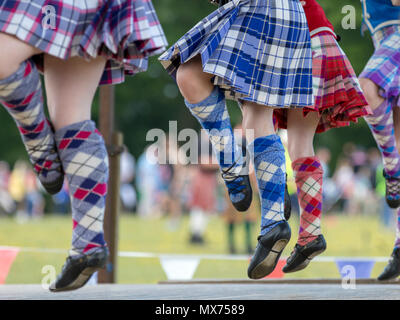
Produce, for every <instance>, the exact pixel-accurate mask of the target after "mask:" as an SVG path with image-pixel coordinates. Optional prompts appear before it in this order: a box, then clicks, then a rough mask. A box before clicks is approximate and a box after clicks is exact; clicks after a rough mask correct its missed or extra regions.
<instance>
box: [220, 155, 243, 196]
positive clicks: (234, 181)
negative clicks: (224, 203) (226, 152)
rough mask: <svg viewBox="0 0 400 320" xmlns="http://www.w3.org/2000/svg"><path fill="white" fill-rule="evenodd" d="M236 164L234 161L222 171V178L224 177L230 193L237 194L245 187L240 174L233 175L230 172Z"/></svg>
mask: <svg viewBox="0 0 400 320" xmlns="http://www.w3.org/2000/svg"><path fill="white" fill-rule="evenodd" d="M236 165H237V161H235V162H234V163H233V164H232V165H231V166H230V167H229V168H228V169H225V170H223V171H222V174H221V175H222V179H224V181H225V184H226V186H227V187H228V191H229V193H230V194H238V193H241V192H242V191H243V189H244V188H245V187H246V186H245V185H244V183H243V182H244V178H243V176H241V175H235V174H233V173H232V172H231V170H232V168H234V167H235V166H236Z"/></svg>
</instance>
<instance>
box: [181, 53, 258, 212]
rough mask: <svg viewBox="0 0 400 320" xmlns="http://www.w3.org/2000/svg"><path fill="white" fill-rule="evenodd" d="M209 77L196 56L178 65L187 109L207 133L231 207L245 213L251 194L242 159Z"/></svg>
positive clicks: (221, 96)
mask: <svg viewBox="0 0 400 320" xmlns="http://www.w3.org/2000/svg"><path fill="white" fill-rule="evenodd" d="M211 78H212V75H211V74H207V73H204V72H203V69H202V63H201V58H200V57H199V56H197V57H195V58H193V59H191V60H190V61H188V62H186V63H185V64H183V65H181V66H180V67H179V69H178V71H177V77H176V79H177V84H178V86H179V89H180V91H181V93H182V95H183V97H184V98H185V103H186V106H187V107H188V109H189V110H190V112H191V113H192V114H193V116H194V117H195V118H196V119H197V120H198V121H199V123H200V125H201V126H202V128H203V129H205V130H207V132H208V135H209V137H210V140H211V144H212V146H213V148H214V151H215V154H216V157H217V160H218V162H219V164H220V167H221V171H222V176H223V178H224V181H225V184H226V186H227V188H228V192H229V196H230V199H231V201H232V204H233V205H234V206H235V208H236V209H237V210H239V211H245V210H247V209H248V208H249V206H250V204H251V199H252V198H251V196H252V194H251V187H250V183H249V179H248V176H247V174H246V173H243V167H244V157H243V155H242V150H241V148H240V147H239V146H238V144H236V142H235V137H234V134H233V129H232V126H231V120H230V117H229V113H228V109H227V107H226V101H225V95H224V93H223V91H222V90H220V89H219V87H216V86H214V85H213V84H212V82H211Z"/></svg>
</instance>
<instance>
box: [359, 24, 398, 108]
mask: <svg viewBox="0 0 400 320" xmlns="http://www.w3.org/2000/svg"><path fill="white" fill-rule="evenodd" d="M372 39H373V42H374V46H375V52H374V54H373V55H372V57H371V58H370V59H369V61H368V63H367V65H366V66H365V68H364V70H363V72H362V73H361V74H360V78H366V79H370V80H371V81H373V82H374V83H375V84H376V85H377V86H378V87H379V94H380V95H381V96H382V97H383V98H385V99H389V100H394V103H396V105H397V106H400V101H399V96H400V25H392V26H388V27H385V28H382V29H379V30H377V31H376V32H374V34H373V35H372Z"/></svg>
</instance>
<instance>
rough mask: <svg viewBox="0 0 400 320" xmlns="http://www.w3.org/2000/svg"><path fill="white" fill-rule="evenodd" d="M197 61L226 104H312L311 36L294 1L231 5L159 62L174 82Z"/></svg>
mask: <svg viewBox="0 0 400 320" xmlns="http://www.w3.org/2000/svg"><path fill="white" fill-rule="evenodd" d="M197 55H200V57H201V60H202V65H203V71H204V72H205V73H210V74H212V75H214V77H213V83H214V85H218V86H219V87H220V88H221V89H223V90H224V92H225V96H226V98H228V99H232V100H238V101H242V100H244V101H251V102H255V103H258V104H261V105H266V106H270V107H277V108H285V107H286V108H287V107H298V108H302V107H305V106H310V105H312V104H313V95H312V53H311V46H310V33H309V30H308V25H307V20H306V17H305V14H304V10H303V8H302V5H301V3H300V2H299V1H298V0H232V1H229V2H228V3H227V4H225V5H224V6H222V7H220V8H218V9H217V10H215V11H214V12H212V13H211V14H210V15H208V16H207V17H205V18H204V19H203V20H201V21H200V22H199V23H198V24H196V25H195V26H194V27H193V28H192V29H191V30H189V31H188V32H187V33H186V34H185V35H184V36H182V37H181V38H180V39H179V40H178V41H177V42H176V43H175V44H174V45H173V46H172V47H171V48H170V49H168V50H167V51H166V52H165V53H164V54H162V55H161V56H160V58H159V60H160V61H161V63H162V65H163V66H164V68H165V69H166V70H167V72H168V73H169V74H170V75H171V76H172V77H173V78H176V72H177V69H178V68H179V66H180V65H181V64H183V63H185V62H187V61H189V60H190V59H192V58H193V57H195V56H197Z"/></svg>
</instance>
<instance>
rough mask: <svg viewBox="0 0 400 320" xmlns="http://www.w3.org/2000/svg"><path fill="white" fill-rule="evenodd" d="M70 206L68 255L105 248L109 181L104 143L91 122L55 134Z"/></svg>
mask: <svg viewBox="0 0 400 320" xmlns="http://www.w3.org/2000/svg"><path fill="white" fill-rule="evenodd" d="M55 137H56V141H57V146H58V150H59V154H60V158H61V161H62V163H63V166H64V170H65V174H66V177H67V180H68V185H69V192H70V197H71V206H72V222H73V232H72V248H71V250H70V255H75V254H81V253H84V254H89V253H92V252H94V251H95V250H96V249H97V248H99V247H102V246H105V245H106V243H105V241H104V232H103V218H104V210H105V200H106V194H107V182H108V157H107V150H106V147H105V144H104V140H103V138H102V136H101V135H100V132H99V131H98V130H97V129H96V126H95V123H94V122H93V121H89V120H88V121H82V122H79V123H74V124H72V125H69V126H67V127H64V128H62V129H60V130H57V131H56V133H55Z"/></svg>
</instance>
